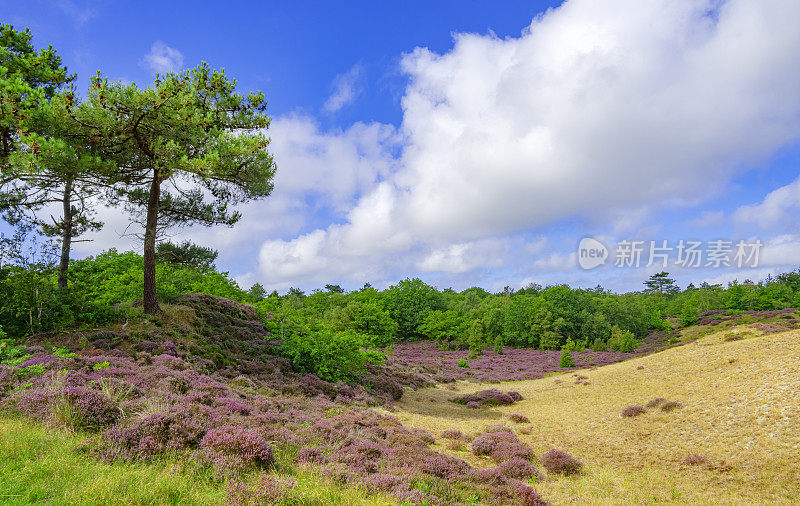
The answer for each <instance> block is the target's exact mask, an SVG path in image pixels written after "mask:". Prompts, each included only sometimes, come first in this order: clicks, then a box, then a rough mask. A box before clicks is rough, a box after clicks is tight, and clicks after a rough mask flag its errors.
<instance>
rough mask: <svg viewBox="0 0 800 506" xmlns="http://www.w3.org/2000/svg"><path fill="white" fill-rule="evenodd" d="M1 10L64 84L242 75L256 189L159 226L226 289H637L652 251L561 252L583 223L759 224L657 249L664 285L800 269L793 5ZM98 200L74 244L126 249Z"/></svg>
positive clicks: (74, 6)
mask: <svg viewBox="0 0 800 506" xmlns="http://www.w3.org/2000/svg"><path fill="white" fill-rule="evenodd" d="M601 4H602V5H601ZM0 19H2V20H3V21H4V22H11V23H13V24H14V25H16V26H18V27H24V26H27V27H30V28H31V30H32V31H33V33H34V35H35V39H34V40H35V42H36V43H37V44H47V43H49V44H52V45H53V46H54V47H55V48H56V49H57V50H58V51H59V53H60V54H61V55H62V57H63V59H64V61H65V63H66V64H67V65H68V67H69V68H70V69H71V70H72V71H75V72H77V73H78V75H79V78H80V82H79V86H80V87H81V88H82V87H85V84H86V82H87V80H88V77H89V76H90V75H92V74H94V72H96V71H97V70H100V71H101V72H102V73H103V74H104V75H105V76H107V77H109V78H110V79H112V80H116V79H122V80H125V81H135V82H137V83H140V84H142V85H144V84H146V83H148V82H150V81H152V78H153V75H154V73H155V72H156V71H162V72H163V71H172V70H181V69H184V68H190V67H193V66H195V65H196V64H198V63H199V62H200V61H207V62H209V63H210V64H211V65H212V66H214V67H224V68H225V69H226V71H227V72H228V74H229V75H230V76H231V77H233V78H235V79H237V80H238V83H239V89H240V90H241V91H249V90H253V89H259V90H262V91H264V93H265V94H266V96H267V99H268V101H269V104H270V105H269V113H270V115H271V116H272V117H273V124H272V127H271V128H270V130H269V135H270V136H271V137H272V139H273V144H272V150H273V152H274V153H275V157H276V161H277V163H278V171H279V172H278V176H277V179H276V190H275V193H274V195H273V196H271V197H270V198H268V199H266V200H265V201H263V202H257V203H251V204H248V205H245V206H243V207H242V211H243V213H244V218H243V220H242V222H241V223H240V224H239V225H238V226H237V227H235V228H234V229H230V230H229V229H212V230H208V229H192V230H183V231H176V236H175V238H176V239H181V238H183V237H189V238H192V239H194V240H196V241H198V242H202V243H204V244H209V245H212V246H214V247H216V248H218V249H219V250H220V260H219V264H220V266H221V267H223V268H224V269H226V270H229V271H230V272H231V274H232V275H234V276H235V277H236V278H237V279H238V280H239V281H240V282H241V283H242V284H243V285H245V286H246V285H249V284H251V283H253V282H256V281H258V282H260V283H262V284H263V285H265V286H267V287H268V288H276V289H278V290H281V291H283V290H285V289H287V288H288V287H289V286H300V287H303V288H306V289H310V288H314V287H319V286H322V285H324V284H325V283H340V284H342V285H343V286H346V287H348V288H357V287H360V286H361V285H362V284H363V283H365V282H371V283H372V284H374V285H376V286H384V285H387V284H390V283H393V282H396V281H397V280H399V279H402V278H404V277H407V276H419V277H422V278H423V279H425V280H426V281H429V282H431V283H434V284H436V285H438V286H439V287H442V288H444V287H447V286H453V287H455V288H458V289H462V288H466V287H468V286H472V285H480V286H483V287H485V288H487V289H491V290H498V289H501V288H502V287H503V286H505V285H511V286H514V287H519V286H524V285H525V284H527V283H530V282H538V283H541V284H549V283H557V282H567V283H570V284H572V285H576V286H594V285H596V284H598V283H600V284H603V285H604V286H606V287H608V288H612V289H615V290H635V289H639V288H640V287H641V282H642V280H643V279H644V278H646V277H647V275H649V274H650V273H652V272H657V271H658V270H661V268H660V266H658V265H651V266H649V267H648V266H646V265H645V264H646V263H647V262H646V257H645V259H644V261H643V262H642V265H640V266H639V267H638V268H634V267H628V268H619V267H614V266H613V263H614V262H613V258H610V259H609V261H608V262H607V263H606V264H605V265H603V266H600V267H597V268H595V269H592V270H583V269H581V268H580V267H579V266H578V262H577V259H576V250H577V245H578V242H579V241H580V240H581V238H583V237H587V236H591V237H597V238H598V239H600V240H601V241H602V242H603V243H605V244H606V245H607V246H608V248H609V254H610V255H611V256H612V257H613V255H614V253H615V249H616V245H617V244H618V243H619V242H620V241H623V240H641V241H644V242H643V244H644V245H645V247H647V246H648V245H649V244H650V241H657V242H658V243H659V244H660V243H661V241H663V240H667V241H668V243H669V245H671V246H674V245H676V244H677V243H678V241H680V240H681V239H683V240H699V241H702V242H703V243H704V244H706V243H707V242H708V241H713V240H727V241H732V242H733V243H734V244H735V243H736V242H737V241H739V240H746V241H747V242H748V244H750V243H753V242H754V241H755V240H759V241H761V243H762V244H763V247H762V248H761V249H760V250H759V251H760V258H759V262H758V264H757V265H750V266H744V267H742V268H739V267H736V266H731V267H724V266H723V267H721V268H711V267H706V266H701V267H700V268H682V267H680V266H676V265H674V264H672V263H670V264H669V265H668V267H667V270H669V271H670V272H672V273H673V274H675V275H676V277H677V278H678V279H679V282H680V283H681V284H682V285H686V284H688V283H689V282H695V283H699V282H701V281H704V280H706V281H710V282H727V281H729V280H732V279H735V278H738V279H740V280H742V279H745V278H751V279H756V280H757V279H760V278H762V277H763V276H766V275H767V274H770V273H776V272H780V271H785V270H793V269H795V268H797V267H798V266H800V230H799V228H800V227H798V224H797V220H796V219H794V218H795V217H796V216H797V209H798V204H800V183H798V182H797V178H798V167H800V163H798V162H800V61H798V59H797V58H796V55H797V54H798V51H799V50H800V25H798V23H796V22H795V21H796V20H797V19H800V5H799V4H798V3H797V2H793V1H789V0H787V1H779V0H773V1H755V0H729V1H724V2H721V1H716V0H714V1H710V0H709V1H702V0H696V1H689V0H685V1H676V2H670V1H666V0H665V1H653V2H634V1H621V0H620V1H609V2H602V3H598V2H594V1H591V0H570V1H568V2H565V3H564V4H563V5H562V4H561V3H560V2H511V1H503V2H476V1H472V2H468V1H427V2H405V1H404V2H345V3H338V4H334V3H329V2H294V3H292V4H291V5H286V3H283V2H280V3H279V2H259V3H255V4H252V5H251V4H250V3H249V2H226V3H224V4H223V3H220V2H205V3H204V2H168V3H166V4H164V3H156V2H121V1H119V2H115V1H110V0H108V1H88V2H87V1H79V0H73V1H70V0H60V1H44V0H31V1H29V2H24V3H22V2H2V3H0ZM100 214H101V217H102V218H103V219H104V220H105V221H106V223H107V225H106V227H105V228H104V230H103V231H101V232H100V233H98V234H97V235H96V236H94V237H93V239H94V241H93V242H90V243H82V244H81V245H80V246H79V249H78V251H77V254H78V255H79V256H81V255H87V254H93V253H96V252H98V251H102V250H103V249H106V248H108V247H117V248H120V249H127V248H133V249H138V248H139V246H138V245H137V244H136V243H135V242H133V241H132V240H131V239H129V238H121V237H120V232H121V231H123V230H124V229H125V228H126V226H127V223H128V218H127V217H126V216H125V215H124V214H123V213H122V212H121V211H120V210H116V209H108V210H106V209H104V210H102V211H101V213H100ZM673 254H674V252H673ZM672 260H674V258H673V259H671V262H672Z"/></svg>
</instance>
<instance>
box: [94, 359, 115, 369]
mask: <svg viewBox="0 0 800 506" xmlns="http://www.w3.org/2000/svg"><path fill="white" fill-rule="evenodd" d="M109 367H111V364H109V363H108V361H107V360H105V361H103V362H98V363H96V364H94V365H93V366H92V369H93V370H95V371H102V370H104V369H108V368H109Z"/></svg>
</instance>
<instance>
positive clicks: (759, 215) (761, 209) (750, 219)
mask: <svg viewBox="0 0 800 506" xmlns="http://www.w3.org/2000/svg"><path fill="white" fill-rule="evenodd" d="M799 209H800V178H798V179H796V180H794V181H793V182H792V183H790V184H788V185H786V186H782V187H780V188H778V189H777V190H774V191H772V192H770V193H769V194H768V195H767V196H766V197H764V200H763V201H762V202H760V203H758V204H752V205H748V206H742V207H740V208H739V209H737V210H736V213H734V220H736V221H737V222H738V223H740V224H755V225H758V226H759V227H762V228H772V227H776V226H782V225H786V224H789V223H793V224H796V223H797V211H798V210H799Z"/></svg>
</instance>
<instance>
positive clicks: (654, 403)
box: [645, 397, 667, 408]
mask: <svg viewBox="0 0 800 506" xmlns="http://www.w3.org/2000/svg"><path fill="white" fill-rule="evenodd" d="M665 402H667V400H666V399H665V398H663V397H656V398H655V399H653V400H652V401H650V402H648V403H647V404H645V406H646V407H648V408H656V407H658V406H660V405H662V404H664V403H665Z"/></svg>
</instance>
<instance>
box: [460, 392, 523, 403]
mask: <svg viewBox="0 0 800 506" xmlns="http://www.w3.org/2000/svg"><path fill="white" fill-rule="evenodd" d="M518 400H522V395H520V393H519V392H502V391H500V390H497V389H496V388H491V389H489V390H481V391H480V392H476V393H474V394H467V395H461V396H459V397H456V398H455V399H453V402H455V403H456V404H465V405H467V407H470V404H471V403H476V404H477V407H481V406H508V405H511V404H514V403H515V402H517V401H518Z"/></svg>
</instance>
